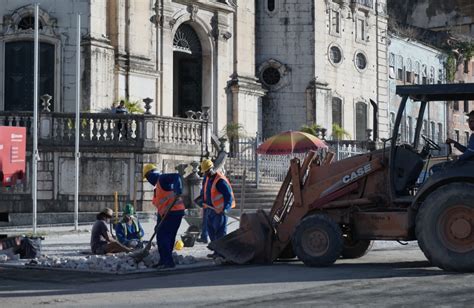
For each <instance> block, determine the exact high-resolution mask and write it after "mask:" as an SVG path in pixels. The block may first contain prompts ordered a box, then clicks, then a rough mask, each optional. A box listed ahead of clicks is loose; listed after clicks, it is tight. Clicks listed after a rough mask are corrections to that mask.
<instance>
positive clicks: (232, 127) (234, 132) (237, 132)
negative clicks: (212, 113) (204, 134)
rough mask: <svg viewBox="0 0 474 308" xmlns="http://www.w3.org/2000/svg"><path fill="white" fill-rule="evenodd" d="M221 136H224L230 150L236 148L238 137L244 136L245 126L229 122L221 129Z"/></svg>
mask: <svg viewBox="0 0 474 308" xmlns="http://www.w3.org/2000/svg"><path fill="white" fill-rule="evenodd" d="M221 133H222V136H226V137H227V140H228V141H229V145H230V152H231V153H232V152H233V151H235V150H236V149H237V142H238V140H239V139H240V138H242V137H246V135H247V133H246V131H245V128H244V126H243V125H242V124H240V123H234V122H229V123H228V124H227V125H226V126H224V128H223V129H222V131H221Z"/></svg>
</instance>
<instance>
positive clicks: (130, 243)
mask: <svg viewBox="0 0 474 308" xmlns="http://www.w3.org/2000/svg"><path fill="white" fill-rule="evenodd" d="M137 246H138V241H137V240H131V241H130V242H129V243H128V247H130V248H137Z"/></svg>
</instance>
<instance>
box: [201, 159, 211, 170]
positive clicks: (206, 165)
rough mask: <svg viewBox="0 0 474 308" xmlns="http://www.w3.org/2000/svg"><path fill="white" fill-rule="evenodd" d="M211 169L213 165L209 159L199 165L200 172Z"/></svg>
mask: <svg viewBox="0 0 474 308" xmlns="http://www.w3.org/2000/svg"><path fill="white" fill-rule="evenodd" d="M212 167H214V163H213V162H212V160H210V159H205V160H203V161H202V163H201V171H202V172H206V171H208V170H209V169H211V168H212Z"/></svg>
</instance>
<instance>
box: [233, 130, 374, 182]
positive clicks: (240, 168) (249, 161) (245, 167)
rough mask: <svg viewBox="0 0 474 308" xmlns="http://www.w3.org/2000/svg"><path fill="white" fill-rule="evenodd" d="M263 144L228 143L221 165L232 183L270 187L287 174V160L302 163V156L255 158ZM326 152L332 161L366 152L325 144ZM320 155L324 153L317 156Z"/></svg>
mask: <svg viewBox="0 0 474 308" xmlns="http://www.w3.org/2000/svg"><path fill="white" fill-rule="evenodd" d="M262 142H263V140H261V139H260V138H259V136H256V137H254V138H240V139H239V140H236V141H231V142H230V152H229V156H228V158H227V160H226V162H225V169H226V172H227V174H228V175H229V176H230V177H231V178H232V179H233V180H234V181H235V180H237V181H239V180H242V179H243V176H244V174H245V179H246V182H248V183H253V184H255V185H256V186H258V185H259V184H273V183H275V182H282V181H283V180H284V179H285V176H286V174H287V172H288V168H289V166H290V160H291V159H292V158H294V157H296V158H299V159H300V160H301V161H303V160H304V157H305V155H306V153H298V154H292V155H262V154H257V147H258V145H260V144H261V143H262ZM328 144H329V146H330V151H332V152H335V153H336V155H335V159H336V160H342V159H345V158H348V157H351V156H354V155H358V154H362V153H365V152H367V150H366V147H365V146H364V144H365V143H362V142H361V143H357V142H355V141H347V142H345V141H341V142H337V143H334V142H328ZM321 154H322V155H324V151H322V152H321Z"/></svg>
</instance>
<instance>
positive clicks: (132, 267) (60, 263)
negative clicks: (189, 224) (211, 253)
mask: <svg viewBox="0 0 474 308" xmlns="http://www.w3.org/2000/svg"><path fill="white" fill-rule="evenodd" d="M173 259H174V262H175V263H176V265H189V264H194V263H196V262H197V260H196V258H195V257H193V256H189V255H188V256H182V255H178V254H177V253H175V252H174V253H173ZM159 261H160V255H159V253H158V249H152V250H151V251H150V254H149V255H148V256H147V257H146V258H144V259H143V261H141V262H139V263H136V262H135V260H134V259H133V258H132V257H131V256H129V255H128V254H126V253H119V254H114V255H105V256H102V255H92V256H87V257H49V256H43V257H41V258H36V259H32V260H31V261H30V262H29V263H27V264H26V265H28V266H37V267H45V268H62V269H72V270H80V271H99V272H109V273H125V272H134V271H140V270H146V269H151V268H153V267H155V266H157V265H158V262H159Z"/></svg>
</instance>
